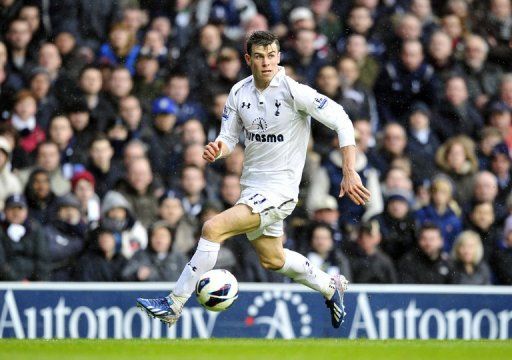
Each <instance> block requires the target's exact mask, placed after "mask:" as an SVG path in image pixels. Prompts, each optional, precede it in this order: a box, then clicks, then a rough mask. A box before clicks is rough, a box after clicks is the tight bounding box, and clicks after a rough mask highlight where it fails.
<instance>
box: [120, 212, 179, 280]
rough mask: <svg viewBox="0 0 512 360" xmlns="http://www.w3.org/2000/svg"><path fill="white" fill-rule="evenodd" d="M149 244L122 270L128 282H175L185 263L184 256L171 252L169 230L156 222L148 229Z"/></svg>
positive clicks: (165, 225)
mask: <svg viewBox="0 0 512 360" xmlns="http://www.w3.org/2000/svg"><path fill="white" fill-rule="evenodd" d="M148 238H149V244H148V247H147V248H146V249H145V250H139V251H137V252H136V253H135V254H134V255H133V256H132V258H131V259H130V260H128V263H127V264H126V267H125V268H124V269H123V273H122V276H123V279H124V280H128V281H176V280H178V278H179V276H180V274H181V269H182V267H183V266H185V264H186V263H187V259H186V258H185V256H184V254H182V253H180V252H178V251H174V250H173V236H172V231H171V228H170V227H169V226H168V225H167V224H166V223H165V222H164V221H157V222H156V223H154V224H153V225H152V226H151V228H150V229H149V235H148Z"/></svg>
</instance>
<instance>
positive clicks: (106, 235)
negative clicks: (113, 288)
mask: <svg viewBox="0 0 512 360" xmlns="http://www.w3.org/2000/svg"><path fill="white" fill-rule="evenodd" d="M117 246H118V242H117V233H116V232H115V231H113V230H111V229H110V228H109V227H101V226H100V227H99V228H97V229H96V230H94V231H92V233H91V239H90V241H89V246H88V249H87V251H86V252H85V253H84V254H83V255H82V256H81V257H80V258H79V260H78V262H77V264H76V267H75V271H74V274H73V277H74V279H75V280H76V281H109V282H114V281H121V280H122V271H123V269H124V267H125V266H126V262H127V260H126V258H125V257H124V255H123V254H122V253H121V252H119V251H118V248H117Z"/></svg>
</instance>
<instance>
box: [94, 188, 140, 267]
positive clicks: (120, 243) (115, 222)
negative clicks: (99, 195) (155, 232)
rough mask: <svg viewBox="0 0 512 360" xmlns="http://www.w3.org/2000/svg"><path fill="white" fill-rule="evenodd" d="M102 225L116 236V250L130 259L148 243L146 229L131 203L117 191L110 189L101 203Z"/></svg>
mask: <svg viewBox="0 0 512 360" xmlns="http://www.w3.org/2000/svg"><path fill="white" fill-rule="evenodd" d="M100 226H101V227H103V228H106V229H108V230H109V231H111V232H112V233H113V234H114V236H115V240H116V242H115V252H116V253H117V252H119V253H121V254H122V255H123V257H124V258H126V259H129V258H131V257H132V256H133V254H134V253H135V252H136V251H137V250H140V249H145V248H146V246H147V244H148V234H147V232H146V229H145V228H144V226H142V224H141V223H140V222H139V221H138V220H137V218H136V217H135V215H134V213H133V208H132V206H131V204H130V203H129V202H128V200H126V198H125V197H124V196H123V195H122V194H121V193H119V192H117V191H109V192H108V193H107V194H106V195H105V197H104V198H103V202H102V204H101V220H100Z"/></svg>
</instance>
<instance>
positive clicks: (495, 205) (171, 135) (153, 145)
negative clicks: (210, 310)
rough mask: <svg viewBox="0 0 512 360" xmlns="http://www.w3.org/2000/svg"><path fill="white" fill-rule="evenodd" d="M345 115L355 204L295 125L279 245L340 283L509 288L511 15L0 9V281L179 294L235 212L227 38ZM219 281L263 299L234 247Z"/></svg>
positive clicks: (371, 8) (254, 267) (463, 5)
mask: <svg viewBox="0 0 512 360" xmlns="http://www.w3.org/2000/svg"><path fill="white" fill-rule="evenodd" d="M255 30H271V31H273V32H274V33H276V34H277V35H278V36H279V38H280V43H281V52H282V54H281V65H282V66H284V67H285V68H286V72H287V74H288V75H289V76H291V77H292V78H294V79H296V80H298V81H300V82H302V83H305V84H308V85H310V86H312V87H314V88H316V89H317V90H318V91H319V92H321V93H323V94H325V95H328V96H329V97H331V98H332V99H333V100H335V101H337V102H338V103H340V104H341V105H342V106H343V107H344V109H345V111H346V112H347V113H348V114H349V116H350V118H351V119H352V121H353V123H354V127H355V129H356V141H357V146H358V149H359V152H358V155H357V161H356V166H357V171H358V172H359V174H360V176H361V178H362V180H363V182H364V184H365V185H366V186H367V187H368V188H369V189H370V190H371V192H372V199H371V201H370V202H369V203H368V204H367V205H366V206H365V207H358V206H356V205H355V204H354V203H352V202H351V201H350V200H349V199H347V198H341V199H340V198H338V196H337V195H338V193H339V184H340V181H341V176H342V172H341V166H342V164H341V156H340V152H339V150H338V143H337V137H336V136H335V134H334V133H333V132H332V131H331V130H329V129H327V128H326V127H324V126H323V125H321V124H320V125H319V124H318V123H317V122H315V121H314V120H313V121H312V137H311V139H304V141H309V150H308V155H307V160H306V166H305V169H304V174H303V181H302V183H301V190H300V198H299V204H298V206H297V208H296V210H295V211H294V213H293V214H292V216H290V217H289V218H288V219H287V222H286V236H285V237H284V239H283V242H284V246H285V247H288V248H293V249H295V250H297V251H300V252H301V253H303V254H304V255H306V256H307V257H308V258H309V259H310V261H311V262H312V263H314V264H316V265H318V266H319V267H321V268H322V269H324V270H325V271H327V272H328V273H332V274H334V273H342V274H344V275H345V276H347V278H348V279H349V280H350V281H352V282H354V283H400V282H402V283H419V284H478V285H489V284H512V215H511V214H512V196H511V195H510V193H511V189H512V176H511V175H512V172H511V162H512V159H511V154H512V152H511V150H512V115H511V114H512V41H511V33H512V7H511V1H510V0H485V1H476V0H382V1H379V0H352V1H348V0H347V1H333V0H295V1H292V0H282V1H279V0H197V1H194V0H175V1H164V0H153V1H151V0H140V1H136V0H118V1H116V0H0V34H1V41H0V211H1V223H0V280H3V281H32V280H46V281H48V280H50V281H175V280H176V279H177V278H178V276H179V274H180V272H181V269H182V268H183V266H184V264H185V263H186V261H188V258H189V256H190V252H191V251H193V250H194V247H195V245H196V243H197V239H198V236H199V234H200V229H201V224H202V223H203V222H204V221H206V220H207V219H209V218H210V217H212V216H214V215H215V214H217V213H219V212H221V211H222V210H224V209H226V208H228V207H230V206H232V205H233V204H234V203H235V202H236V201H237V199H238V197H239V195H240V183H239V176H240V174H241V172H242V168H243V160H244V154H243V145H242V144H243V138H242V139H241V140H242V142H241V144H240V145H238V146H237V148H236V149H235V151H234V152H233V154H232V155H231V156H230V157H229V158H227V159H225V160H223V161H220V162H216V163H214V164H213V165H208V166H207V165H206V163H205V161H204V160H202V157H201V155H202V151H203V146H204V145H205V144H206V143H207V142H208V141H212V140H214V139H215V137H216V135H217V134H218V132H219V127H220V126H219V125H220V119H221V114H222V110H223V106H224V103H225V101H226V98H227V95H228V93H229V90H230V88H231V87H232V86H233V85H234V84H235V83H237V82H238V81H239V80H241V79H243V78H244V77H246V76H248V75H249V73H248V68H247V66H246V65H245V62H244V60H243V54H244V51H245V49H244V48H243V44H244V39H245V37H246V36H247V34H250V33H251V32H253V31H255ZM217 267H218V268H226V269H229V270H230V271H232V272H233V273H234V275H235V276H236V277H237V278H238V280H240V281H254V282H260V281H265V282H280V281H285V280H284V279H283V278H282V277H281V276H280V275H279V274H275V273H271V272H267V271H265V270H263V269H262V268H261V267H260V266H259V264H258V259H257V256H256V254H255V252H254V250H252V248H251V246H250V243H249V242H248V241H247V239H246V238H245V236H243V235H241V236H237V237H235V238H232V239H230V240H228V241H227V242H226V243H225V244H224V245H223V246H222V248H221V251H220V254H219V260H218V263H217Z"/></svg>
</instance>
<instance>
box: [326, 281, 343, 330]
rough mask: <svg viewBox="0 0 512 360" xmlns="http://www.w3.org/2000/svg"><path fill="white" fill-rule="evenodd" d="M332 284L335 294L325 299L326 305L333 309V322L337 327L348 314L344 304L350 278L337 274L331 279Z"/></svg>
mask: <svg viewBox="0 0 512 360" xmlns="http://www.w3.org/2000/svg"><path fill="white" fill-rule="evenodd" d="M330 286H332V287H333V288H334V294H333V296H332V297H331V298H330V299H325V305H327V307H328V308H329V310H330V311H331V324H332V326H333V327H334V328H336V329H337V328H339V327H340V326H341V324H342V323H343V320H345V316H346V315H347V313H346V312H345V305H344V304H343V295H344V293H345V290H347V288H348V280H347V279H345V277H344V276H343V275H335V276H333V277H332V279H331V285H330Z"/></svg>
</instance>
